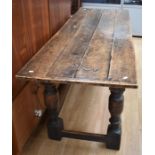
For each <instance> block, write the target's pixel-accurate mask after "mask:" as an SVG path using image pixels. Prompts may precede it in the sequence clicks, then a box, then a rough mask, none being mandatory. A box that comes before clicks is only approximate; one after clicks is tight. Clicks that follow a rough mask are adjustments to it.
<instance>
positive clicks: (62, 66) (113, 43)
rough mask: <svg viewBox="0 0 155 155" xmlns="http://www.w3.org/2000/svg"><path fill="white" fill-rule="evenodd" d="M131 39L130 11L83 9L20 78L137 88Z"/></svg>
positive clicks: (19, 74)
mask: <svg viewBox="0 0 155 155" xmlns="http://www.w3.org/2000/svg"><path fill="white" fill-rule="evenodd" d="M83 14H85V16H83ZM80 16H82V19H81V20H80V21H79V22H78V21H77V20H79V18H77V17H80ZM101 16H102V17H101ZM73 20H75V21H76V22H77V23H76V24H75V23H73ZM131 36H132V35H131V31H130V21H129V13H128V12H127V11H125V10H114V11H112V10H105V11H104V10H99V9H80V10H79V11H78V12H77V13H76V14H75V15H74V16H73V17H72V18H70V19H69V20H68V22H67V23H66V24H65V25H64V26H63V28H62V29H61V30H60V31H59V32H58V33H57V34H56V35H55V36H54V37H53V38H51V39H50V41H49V42H47V43H46V45H44V46H43V47H42V49H41V50H40V51H39V52H38V54H37V55H36V56H34V57H33V59H32V60H31V61H30V62H29V63H28V64H26V65H25V67H24V68H23V69H22V70H21V71H20V72H19V73H18V74H17V77H19V78H26V79H32V80H35V79H39V80H48V81H51V82H59V83H66V82H67V83H72V82H74V83H88V84H96V85H102V86H112V87H128V88H136V87H137V82H136V72H135V55H134V49H133V45H132V40H131Z"/></svg>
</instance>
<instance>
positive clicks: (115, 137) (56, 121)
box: [44, 83, 124, 150]
mask: <svg viewBox="0 0 155 155" xmlns="http://www.w3.org/2000/svg"><path fill="white" fill-rule="evenodd" d="M110 91H111V95H110V97H109V111H110V114H111V117H110V119H109V121H110V125H109V126H108V131H107V135H104V134H94V133H86V132H77V131H69V130H64V125H63V119H62V118H60V117H58V110H57V102H58V95H57V93H58V92H57V89H56V86H55V85H53V84H50V83H45V91H44V98H45V104H46V106H47V109H48V114H49V119H48V123H47V129H48V137H49V138H51V139H54V140H61V138H62V137H67V138H74V139H80V140H88V141H96V142H105V143H106V147H107V148H109V149H115V150H118V149H119V148H120V141H121V119H120V114H121V112H122V110H123V100H124V98H123V92H124V89H120V88H118V89H117V88H110Z"/></svg>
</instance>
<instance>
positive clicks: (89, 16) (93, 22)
mask: <svg viewBox="0 0 155 155" xmlns="http://www.w3.org/2000/svg"><path fill="white" fill-rule="evenodd" d="M83 12H84V11H83ZM100 17H101V12H100V11H95V12H94V11H92V10H89V11H86V16H85V18H84V20H83V21H82V22H81V24H80V25H79V26H78V27H79V28H78V30H77V32H76V33H75V35H74V36H72V37H73V38H72V40H71V42H70V43H69V44H68V46H67V47H66V48H65V49H64V51H62V54H61V55H60V57H59V58H58V59H57V60H56V62H55V63H54V65H52V67H51V68H50V69H49V72H48V73H47V75H46V76H47V77H67V78H68V77H71V78H73V77H74V76H75V74H76V71H77V69H78V67H79V66H80V63H81V61H82V59H83V56H84V55H85V52H86V49H87V47H88V45H89V42H90V40H91V38H92V35H93V33H94V30H95V29H96V26H97V25H98V22H99V20H100ZM73 18H74V17H73ZM74 27H75V28H76V27H77V26H76V25H74ZM60 62H61V63H60Z"/></svg>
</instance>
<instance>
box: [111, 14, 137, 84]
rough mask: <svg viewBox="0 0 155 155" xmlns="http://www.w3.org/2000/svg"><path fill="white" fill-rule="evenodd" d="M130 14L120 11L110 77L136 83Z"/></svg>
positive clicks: (112, 79) (118, 80) (114, 79)
mask: <svg viewBox="0 0 155 155" xmlns="http://www.w3.org/2000/svg"><path fill="white" fill-rule="evenodd" d="M131 39H132V38H131V32H130V26H129V14H128V12H127V11H123V12H121V11H118V12H117V19H116V24H115V34H114V44H113V50H112V59H111V65H110V70H109V76H108V79H109V80H111V81H113V82H115V81H117V82H120V85H121V82H127V83H129V84H136V71H135V53H134V48H133V44H132V40H131Z"/></svg>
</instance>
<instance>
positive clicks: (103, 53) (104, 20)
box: [76, 10, 115, 80]
mask: <svg viewBox="0 0 155 155" xmlns="http://www.w3.org/2000/svg"><path fill="white" fill-rule="evenodd" d="M114 20H115V10H111V11H106V10H104V11H103V12H102V17H101V20H100V22H99V24H98V26H97V28H96V30H95V33H94V35H93V37H92V40H91V42H90V46H89V48H88V49H87V51H86V54H85V56H84V58H83V61H82V62H81V65H80V67H79V69H78V71H77V74H76V78H82V79H90V80H91V79H94V80H104V79H107V73H108V70H109V62H110V59H111V48H112V43H113V32H114V26H115V25H114V22H113V21H114Z"/></svg>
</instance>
